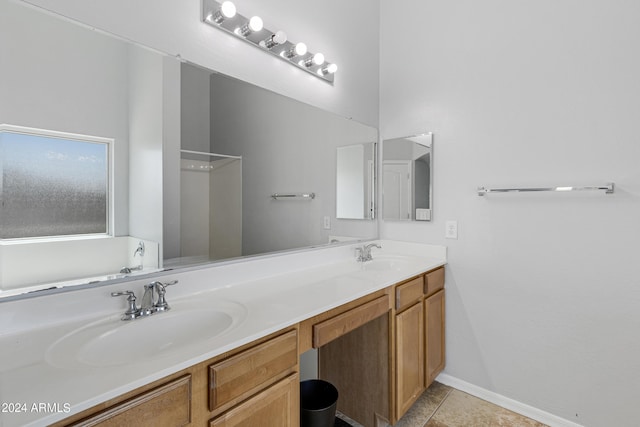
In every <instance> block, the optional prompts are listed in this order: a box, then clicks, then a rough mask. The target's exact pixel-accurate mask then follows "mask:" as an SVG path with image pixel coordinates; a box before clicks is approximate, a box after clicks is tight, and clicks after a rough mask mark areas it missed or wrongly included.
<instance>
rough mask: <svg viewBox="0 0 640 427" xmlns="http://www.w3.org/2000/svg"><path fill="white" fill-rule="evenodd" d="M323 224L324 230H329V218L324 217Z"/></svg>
mask: <svg viewBox="0 0 640 427" xmlns="http://www.w3.org/2000/svg"><path fill="white" fill-rule="evenodd" d="M323 222H324V229H325V230H331V217H330V216H325V217H324V220H323Z"/></svg>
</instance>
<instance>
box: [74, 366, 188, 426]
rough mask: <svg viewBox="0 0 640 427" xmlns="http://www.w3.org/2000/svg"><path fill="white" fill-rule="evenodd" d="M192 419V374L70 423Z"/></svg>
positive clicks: (160, 423) (153, 422)
mask: <svg viewBox="0 0 640 427" xmlns="http://www.w3.org/2000/svg"><path fill="white" fill-rule="evenodd" d="M190 422H191V375H186V376H184V377H181V378H178V379H176V380H173V381H169V382H167V383H166V384H163V385H161V386H159V387H156V388H154V389H152V390H149V391H146V392H143V393H141V394H139V395H137V396H135V397H134V398H132V399H130V400H127V401H125V402H122V403H120V404H117V405H113V406H111V407H110V408H108V409H106V410H104V411H101V412H98V413H97V414H94V415H91V416H89V417H87V418H84V419H83V420H81V421H77V422H74V423H72V424H68V425H71V426H83V427H88V426H100V427H111V426H113V427H119V426H130V425H135V426H149V427H152V426H185V425H187V424H189V423H190Z"/></svg>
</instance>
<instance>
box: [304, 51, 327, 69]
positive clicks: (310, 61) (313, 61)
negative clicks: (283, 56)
mask: <svg viewBox="0 0 640 427" xmlns="http://www.w3.org/2000/svg"><path fill="white" fill-rule="evenodd" d="M303 63H304V66H305V67H312V66H314V65H322V64H324V55H323V54H321V53H316V54H315V55H313V56H312V57H310V58H307V59H305V60H304V61H303Z"/></svg>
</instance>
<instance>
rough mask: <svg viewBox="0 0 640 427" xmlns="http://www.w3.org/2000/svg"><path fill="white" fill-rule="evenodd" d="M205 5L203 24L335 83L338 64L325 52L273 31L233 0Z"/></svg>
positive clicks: (210, 1) (205, 1) (209, 1)
mask: <svg viewBox="0 0 640 427" xmlns="http://www.w3.org/2000/svg"><path fill="white" fill-rule="evenodd" d="M202 5H203V6H202V7H203V9H202V20H203V21H204V23H206V24H208V25H211V26H212V27H215V28H218V29H220V30H223V31H226V32H227V33H229V34H231V35H233V36H235V37H237V38H239V39H240V40H244V41H245V42H247V43H249V44H251V45H253V46H255V47H257V48H259V49H262V50H263V51H264V52H269V53H271V54H272V55H274V56H277V57H278V58H280V59H282V60H284V61H286V62H288V63H289V64H292V65H294V66H296V67H298V68H299V69H301V70H304V71H306V72H308V73H310V74H312V75H314V76H316V77H318V78H320V79H322V80H324V81H326V82H329V83H332V84H333V79H334V74H335V72H336V70H337V69H338V67H337V65H336V64H333V63H329V62H326V61H325V57H324V55H323V54H321V53H312V52H308V50H307V45H306V44H304V43H294V42H291V41H289V40H288V38H287V35H286V33H285V32H284V31H282V30H280V31H276V32H273V31H271V30H268V29H266V28H264V24H263V22H262V19H261V18H260V17H259V16H253V17H251V18H248V17H246V16H243V15H241V14H239V13H237V10H236V6H235V5H234V4H233V3H232V2H230V1H224V2H222V3H218V1H217V0H203V2H202Z"/></svg>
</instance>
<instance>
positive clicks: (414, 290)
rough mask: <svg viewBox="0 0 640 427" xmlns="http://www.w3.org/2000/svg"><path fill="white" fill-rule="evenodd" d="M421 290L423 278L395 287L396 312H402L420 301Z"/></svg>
mask: <svg viewBox="0 0 640 427" xmlns="http://www.w3.org/2000/svg"><path fill="white" fill-rule="evenodd" d="M423 289H424V278H423V277H422V276H420V277H416V278H415V279H413V280H410V281H408V282H407V283H403V284H402V285H398V286H396V310H397V311H400V310H403V309H405V308H407V307H409V306H411V305H412V304H413V303H415V302H416V301H418V300H420V298H422V296H423Z"/></svg>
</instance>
